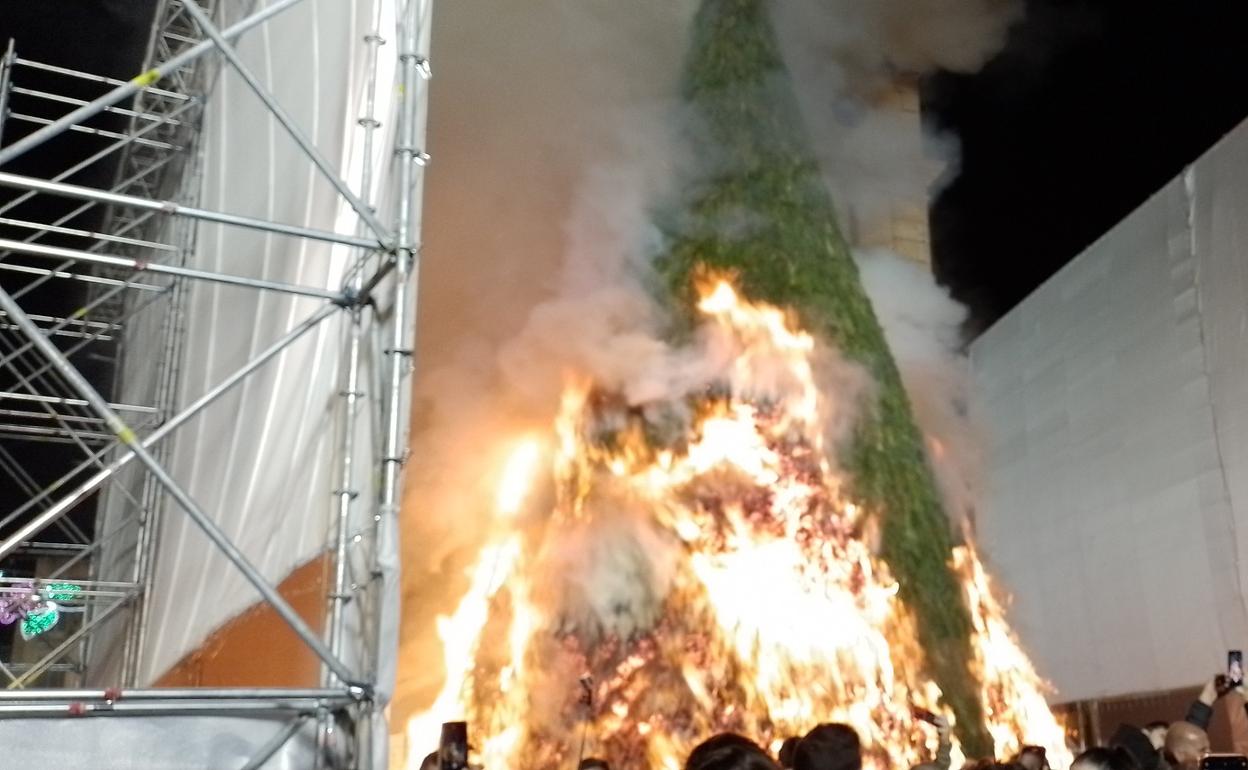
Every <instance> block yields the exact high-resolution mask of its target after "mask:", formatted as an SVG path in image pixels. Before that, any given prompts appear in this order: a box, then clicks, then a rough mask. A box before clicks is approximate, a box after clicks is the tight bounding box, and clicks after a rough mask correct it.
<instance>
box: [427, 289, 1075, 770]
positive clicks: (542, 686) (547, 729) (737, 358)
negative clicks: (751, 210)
mask: <svg viewBox="0 0 1248 770" xmlns="http://www.w3.org/2000/svg"><path fill="white" fill-rule="evenodd" d="M699 310H700V311H701V312H702V314H703V315H704V318H705V324H704V328H703V332H704V333H705V334H704V338H703V342H704V344H705V345H706V347H707V350H708V357H709V358H712V359H714V360H718V361H720V362H722V366H721V367H720V370H719V371H718V372H717V373H716V374H715V377H714V381H711V382H707V383H706V388H705V390H704V391H699V393H698V394H697V395H696V397H695V396H693V395H691V396H690V397H689V398H686V399H683V400H679V401H673V402H671V403H668V404H658V405H649V406H648V408H649V411H647V408H641V407H638V406H635V405H630V404H627V403H625V402H624V401H623V399H621V398H620V397H618V396H615V395H613V394H609V393H604V392H601V391H599V390H596V389H595V388H594V387H593V384H592V383H591V382H589V381H587V380H581V381H577V382H575V383H574V384H572V385H570V386H569V387H568V389H567V390H566V392H565V394H564V397H563V403H562V408H561V410H560V414H559V416H558V418H557V419H556V421H555V425H554V426H553V432H554V435H555V442H554V446H555V451H554V455H553V458H552V461H551V467H550V468H549V469H548V470H549V476H548V477H547V478H545V479H541V480H542V481H543V482H544V483H551V484H553V485H554V491H555V494H554V501H555V502H554V508H553V510H551V511H550V512H549V513H548V515H547V517H546V520H545V521H544V522H542V523H541V524H540V525H537V526H535V527H532V528H531V529H530V530H529V531H527V532H524V533H523V534H522V533H520V532H519V531H516V530H515V529H514V528H515V527H516V526H518V525H517V524H516V523H515V522H514V521H513V520H512V519H511V518H508V517H512V516H514V514H515V513H516V512H517V511H518V510H519V509H520V507H521V503H522V501H523V500H524V499H525V498H526V497H527V495H528V490H529V489H530V488H531V487H532V486H533V484H534V483H535V482H537V481H539V478H538V476H539V473H540V474H541V476H545V475H546V474H545V472H543V471H542V470H541V469H540V468H539V460H540V457H541V453H540V450H539V446H540V443H539V442H538V441H537V440H535V439H530V440H527V441H525V442H523V443H521V444H520V445H519V446H518V447H517V449H516V450H515V451H514V452H513V454H512V456H511V458H510V459H509V461H508V463H507V467H506V469H505V471H504V473H503V476H502V483H501V484H500V487H499V490H498V496H497V500H496V505H497V509H498V511H499V513H501V514H502V515H503V517H504V518H503V519H502V520H501V521H500V525H499V526H501V527H504V528H505V529H508V530H509V531H507V532H505V534H503V535H500V536H497V537H495V539H494V540H492V541H491V542H490V543H489V544H488V545H487V546H486V547H485V548H483V550H482V552H481V554H480V557H479V558H478V560H477V564H476V566H475V567H474V569H473V572H472V581H471V584H470V587H469V590H468V592H467V594H466V595H465V596H464V598H463V600H462V601H461V603H460V605H459V607H458V608H457V610H456V611H455V613H453V615H451V616H450V617H448V618H444V619H442V620H441V621H440V622H439V634H440V635H441V638H442V641H443V645H444V657H445V660H444V665H445V667H446V671H447V680H446V685H445V687H444V688H443V690H442V692H441V693H440V694H439V696H438V697H437V699H436V700H435V702H434V703H433V704H432V706H431V707H430V708H429V709H428V710H427V711H426V712H424V713H422V714H420V715H418V716H417V717H415V718H414V719H412V721H411V722H410V723H409V726H408V735H409V747H410V757H409V767H410V768H411V770H415V769H416V768H417V767H419V762H420V759H421V757H422V756H423V755H424V753H425V752H427V751H429V750H430V749H431V748H432V747H433V746H434V745H435V743H436V739H437V734H438V725H439V723H440V722H442V721H445V720H451V719H465V718H466V719H468V720H469V722H470V724H471V729H472V731H473V735H474V738H473V741H472V743H473V744H474V746H476V747H477V749H478V751H477V754H478V759H479V760H480V761H481V762H483V763H484V766H485V767H486V768H487V770H488V769H498V770H503V769H504V768H506V769H508V770H510V769H514V770H528V768H545V767H553V766H560V765H562V766H567V767H574V766H575V760H576V757H577V756H578V755H579V754H581V753H582V752H586V751H588V752H589V753H594V754H606V755H607V756H608V758H610V759H611V760H612V762H613V764H620V765H622V766H629V767H650V768H664V769H666V768H672V770H677V769H678V768H679V767H681V765H682V763H683V758H684V757H685V756H686V755H687V753H688V751H689V750H690V749H691V748H692V747H693V746H694V745H695V744H696V743H698V742H699V741H701V740H702V739H704V738H706V737H708V736H709V735H711V734H713V733H714V732H717V731H721V730H735V731H739V732H742V733H745V734H747V735H750V736H752V737H754V738H755V739H757V740H759V741H760V742H762V743H764V744H765V745H773V746H774V745H775V744H778V742H779V741H780V740H782V739H783V738H784V737H786V736H789V735H800V734H802V733H804V732H805V731H806V730H808V729H810V728H811V727H813V726H814V725H815V724H817V723H820V722H826V721H842V722H846V723H848V724H851V725H853V726H854V727H855V728H856V729H857V730H858V732H859V734H860V735H861V737H862V739H863V745H864V748H865V753H866V756H865V761H866V765H867V766H868V767H871V768H884V767H907V766H911V765H914V764H917V763H919V762H923V761H927V760H928V759H930V757H931V753H932V752H933V751H934V750H935V736H934V735H933V734H931V731H930V730H928V729H927V728H926V727H925V726H924V725H922V724H921V723H919V722H917V721H916V720H915V719H914V717H913V707H914V706H919V707H922V708H925V709H928V710H931V711H934V712H937V713H941V714H943V715H944V716H946V717H947V718H948V719H950V721H952V714H951V713H950V712H949V710H948V709H946V708H943V707H941V706H940V705H939V703H940V697H941V693H940V689H939V688H938V687H937V686H936V685H935V683H933V682H932V681H931V680H930V679H929V678H928V677H927V676H926V674H925V668H926V667H925V664H924V654H923V650H922V648H921V647H920V646H919V645H918V643H917V638H918V634H917V632H916V629H915V620H914V618H913V616H912V615H911V613H910V611H909V610H908V608H907V607H906V606H905V605H904V604H903V603H902V602H901V600H900V599H899V598H898V596H897V584H896V583H895V581H894V580H893V579H892V577H891V575H890V573H889V569H888V565H887V564H885V563H884V562H883V561H882V560H881V559H879V558H878V557H877V556H876V555H875V554H874V553H873V552H872V550H871V547H870V545H869V543H870V537H869V529H868V528H869V527H870V526H872V522H873V520H874V517H873V516H872V515H871V512H869V511H864V510H862V509H861V508H860V507H859V506H857V505H855V504H854V502H852V501H851V500H849V499H846V497H845V495H844V493H843V492H842V489H841V480H840V478H839V476H838V475H837V471H836V467H835V463H834V458H833V457H832V456H830V455H829V449H828V448H827V447H825V446H824V438H823V437H824V434H825V430H824V426H825V422H826V419H827V415H829V414H831V412H832V409H833V407H835V406H837V405H836V404H833V403H832V402H831V401H830V398H829V394H828V393H827V392H826V390H824V389H821V388H820V385H819V382H818V381H817V378H816V374H815V367H814V365H813V357H814V355H815V350H816V344H815V340H814V339H813V338H812V337H811V336H810V335H809V334H807V333H806V332H803V331H801V330H800V329H796V328H794V327H793V325H792V324H791V323H790V321H789V319H788V318H787V317H786V316H785V314H784V313H782V312H781V311H780V310H778V309H776V308H774V307H770V306H766V305H760V304H753V303H750V302H747V301H745V300H743V299H742V298H741V297H740V296H739V295H738V293H737V292H736V290H735V289H734V288H733V287H732V285H731V284H730V283H728V282H727V281H717V282H713V283H710V284H708V285H706V286H705V287H703V291H702V300H701V302H700V304H699ZM621 522H623V523H621ZM611 527H615V529H611ZM595 528H601V529H595ZM600 532H609V533H611V535H610V537H611V538H615V539H614V540H610V542H608V543H606V545H605V550H602V549H599V550H594V549H595V548H596V547H598V546H599V545H602V543H601V540H602V537H601V536H597V535H595V533H600ZM620 533H623V534H620ZM595 537H598V539H597V540H596V539H595ZM617 541H618V542H617ZM953 558H954V561H955V565H956V568H957V570H958V574H959V575H960V576H961V579H962V581H963V585H964V587H965V590H966V594H967V599H968V606H969V607H970V608H971V611H972V619H973V621H974V623H973V625H974V635H975V638H974V640H973V649H974V650H975V665H976V666H977V668H978V671H977V673H978V674H979V676H980V679H981V681H982V682H983V693H982V696H983V702H984V708H985V712H986V713H987V714H988V722H989V724H988V726H989V730H990V732H991V734H992V737H993V739H994V742H995V744H996V749H997V751H998V752H999V753H1000V754H1002V755H1004V754H1006V753H1010V752H1013V751H1016V750H1017V748H1018V747H1019V746H1021V745H1023V744H1025V743H1037V744H1040V745H1044V746H1045V747H1046V748H1047V749H1048V750H1049V757H1050V758H1051V761H1052V762H1053V764H1054V766H1056V767H1064V766H1065V765H1066V764H1067V763H1068V762H1069V754H1068V753H1067V752H1066V748H1065V742H1064V735H1063V733H1062V730H1061V727H1060V726H1059V725H1058V724H1057V722H1056V720H1055V719H1054V717H1053V716H1052V714H1051V712H1050V711H1049V709H1048V707H1047V705H1046V704H1045V701H1044V697H1043V694H1044V685H1043V683H1042V681H1041V680H1040V679H1039V677H1037V676H1036V674H1035V672H1034V670H1033V669H1032V667H1031V665H1030V662H1029V661H1028V660H1027V658H1026V656H1025V654H1024V653H1023V652H1022V650H1021V648H1020V647H1019V646H1018V644H1017V642H1016V640H1015V639H1014V637H1013V636H1012V634H1011V633H1010V631H1009V627H1008V625H1007V624H1006V622H1005V614H1004V611H1003V609H1002V607H1001V606H1000V605H999V604H998V603H997V602H996V601H995V600H994V599H993V597H992V594H991V591H990V586H989V582H988V578H987V575H986V573H985V572H984V570H983V567H982V565H981V564H980V563H979V561H978V560H977V558H976V557H975V554H974V551H973V550H970V549H969V548H967V549H959V550H958V551H957V552H956V553H955V554H953ZM616 593H618V594H619V595H618V596H615V594H616ZM608 600H609V601H608ZM604 602H605V604H604ZM651 605H653V606H651ZM954 759H955V762H958V761H960V760H961V751H960V749H959V748H958V747H957V746H955V747H954Z"/></svg>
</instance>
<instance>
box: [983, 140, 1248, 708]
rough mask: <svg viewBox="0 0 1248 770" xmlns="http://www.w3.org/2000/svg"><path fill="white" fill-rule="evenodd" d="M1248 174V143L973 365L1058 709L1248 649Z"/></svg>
mask: <svg viewBox="0 0 1248 770" xmlns="http://www.w3.org/2000/svg"><path fill="white" fill-rule="evenodd" d="M1246 168H1248V125H1241V126H1240V127H1239V128H1238V129H1236V130H1235V131H1234V132H1233V133H1232V134H1231V135H1230V136H1228V137H1227V138H1226V139H1224V140H1223V141H1222V142H1221V143H1220V144H1219V145H1218V146H1216V147H1215V148H1214V149H1213V150H1211V151H1210V152H1209V153H1207V154H1206V155H1205V156H1203V157H1202V158H1201V159H1200V160H1199V161H1197V162H1196V163H1195V164H1194V165H1193V166H1192V167H1191V168H1190V169H1189V170H1188V171H1187V172H1186V173H1185V174H1184V175H1181V176H1180V177H1179V178H1176V179H1175V180H1173V181H1172V182H1171V183H1170V184H1168V185H1167V186H1166V187H1165V188H1163V189H1162V190H1161V191H1160V192H1159V193H1157V194H1156V195H1155V196H1154V197H1153V198H1151V199H1150V200H1149V201H1148V202H1146V203H1145V204H1144V205H1143V206H1141V207H1140V208H1139V209H1138V210H1136V211H1135V212H1134V213H1133V214H1131V215H1130V216H1128V217H1127V218H1126V219H1125V220H1124V221H1123V222H1122V223H1120V224H1119V225H1118V226H1116V227H1115V228H1114V229H1113V230H1111V231H1110V232H1109V233H1107V234H1106V235H1105V236H1104V237H1102V238H1101V239H1100V240H1099V241H1097V242H1096V243H1095V244H1093V245H1092V246H1091V247H1090V248H1089V249H1088V250H1087V251H1086V252H1085V253H1084V254H1083V255H1082V256H1080V257H1079V258H1078V259H1076V260H1074V261H1073V262H1071V263H1070V264H1069V265H1067V266H1066V267H1065V268H1064V269H1063V270H1061V271H1060V272H1059V273H1058V274H1057V275H1055V276H1054V277H1053V278H1052V279H1050V280H1049V281H1048V282H1047V283H1045V284H1044V285H1043V286H1041V287H1040V288H1039V289H1038V290H1037V291H1036V292H1035V293H1034V294H1032V295H1031V296H1030V297H1029V298H1028V299H1027V300H1026V301H1024V302H1023V303H1022V304H1021V305H1019V306H1018V307H1017V308H1015V309H1014V310H1013V311H1012V312H1011V313H1009V314H1008V315H1007V316H1006V317H1004V318H1003V319H1001V320H1000V321H999V322H998V323H997V324H996V325H995V326H994V327H993V328H992V329H990V330H989V331H988V332H987V333H985V334H984V335H983V336H982V337H981V338H980V339H979V340H978V341H976V343H975V344H974V346H973V347H972V366H973V370H974V383H975V394H974V399H973V403H974V404H975V408H976V409H977V410H978V421H979V424H980V426H981V428H982V430H983V431H984V433H985V435H986V437H987V446H986V447H985V449H986V451H985V458H986V467H985V482H986V483H985V488H986V494H985V500H984V502H983V506H982V509H981V510H980V511H979V513H978V535H979V539H980V541H981V542H982V544H983V550H984V551H985V552H986V554H988V556H989V558H990V559H991V566H992V568H993V570H994V572H995V573H996V574H997V575H998V576H999V577H1000V581H1001V583H1002V585H1003V587H1004V588H1006V589H1007V590H1009V591H1010V592H1012V593H1013V595H1014V605H1013V609H1012V612H1011V619H1012V620H1013V622H1014V624H1015V627H1016V629H1017V631H1018V633H1019V635H1020V637H1021V638H1022V640H1023V642H1024V644H1025V646H1026V647H1027V649H1028V650H1029V651H1030V652H1031V653H1032V655H1033V658H1034V660H1035V662H1036V663H1037V665H1038V668H1039V670H1040V672H1041V674H1043V675H1044V676H1046V677H1048V678H1050V679H1051V680H1052V681H1053V683H1054V684H1055V685H1056V687H1057V689H1058V692H1057V694H1056V696H1055V700H1057V701H1067V700H1076V699H1084V698H1091V697H1099V696H1111V695H1118V694H1125V693H1133V692H1145V691H1152V690H1159V689H1168V688H1176V687H1182V686H1189V685H1193V684H1196V683H1198V682H1201V681H1204V680H1206V679H1208V678H1209V677H1210V676H1211V675H1212V674H1213V673H1216V672H1217V671H1219V670H1221V668H1222V667H1223V666H1225V660H1226V658H1225V653H1226V650H1227V649H1228V648H1236V649H1238V648H1242V647H1243V646H1244V644H1245V643H1246V641H1248V614H1246V611H1245V604H1244V592H1245V590H1246V589H1248V583H1245V578H1246V577H1248V576H1246V575H1244V574H1243V572H1242V570H1241V567H1240V563H1241V561H1242V557H1243V554H1244V553H1245V548H1246V547H1248V251H1246V248H1245V247H1248V241H1246V240H1245V236H1244V234H1243V232H1242V229H1243V228H1242V224H1241V223H1242V222H1244V221H1246V219H1248V180H1245V175H1244V169H1246ZM1072 183H1077V182H1076V181H1075V180H1072ZM1002 258H1003V259H1008V258H1009V255H1008V250H1007V251H1006V252H1004V253H1003V255H1002Z"/></svg>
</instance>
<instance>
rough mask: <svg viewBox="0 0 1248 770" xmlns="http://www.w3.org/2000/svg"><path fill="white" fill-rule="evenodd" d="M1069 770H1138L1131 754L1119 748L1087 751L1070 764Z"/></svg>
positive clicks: (1138, 767) (1099, 748)
mask: <svg viewBox="0 0 1248 770" xmlns="http://www.w3.org/2000/svg"><path fill="white" fill-rule="evenodd" d="M1070 770H1140V766H1139V765H1138V764H1136V762H1135V759H1134V758H1133V757H1132V756H1131V753H1130V752H1128V751H1127V750H1126V749H1124V748H1122V747H1121V746H1114V747H1112V748H1105V747H1098V748H1095V749H1088V750H1087V751H1085V752H1083V753H1082V754H1080V755H1079V756H1077V757H1075V761H1074V762H1072V763H1071V765H1070Z"/></svg>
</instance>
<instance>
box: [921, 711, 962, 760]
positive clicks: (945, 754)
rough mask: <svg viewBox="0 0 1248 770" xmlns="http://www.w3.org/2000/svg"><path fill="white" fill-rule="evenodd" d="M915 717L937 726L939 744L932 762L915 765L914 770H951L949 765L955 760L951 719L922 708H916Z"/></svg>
mask: <svg viewBox="0 0 1248 770" xmlns="http://www.w3.org/2000/svg"><path fill="white" fill-rule="evenodd" d="M914 718H915V719H918V720H919V721H921V722H927V723H928V724H929V725H931V726H932V727H935V728H936V737H937V744H936V758H935V759H933V760H932V761H931V762H924V763H923V764H921V765H915V766H914V767H913V768H912V770H949V765H950V764H952V762H953V741H952V740H951V739H950V735H951V731H950V729H949V720H948V719H945V718H944V717H942V716H940V715H939V714H933V713H932V712H930V711H928V710H927V709H921V708H915V709H914Z"/></svg>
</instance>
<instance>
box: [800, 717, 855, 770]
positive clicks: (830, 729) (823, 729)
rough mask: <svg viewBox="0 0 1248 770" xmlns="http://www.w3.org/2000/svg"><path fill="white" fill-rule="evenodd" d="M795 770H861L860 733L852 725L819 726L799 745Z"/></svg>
mask: <svg viewBox="0 0 1248 770" xmlns="http://www.w3.org/2000/svg"><path fill="white" fill-rule="evenodd" d="M793 770H862V744H861V743H860V742H859V740H858V733H856V732H854V728H852V727H850V726H849V725H841V724H822V725H819V726H818V727H816V728H815V729H813V730H811V731H810V732H808V733H806V735H805V737H803V738H802V740H801V741H800V742H799V743H798V744H797V750H796V751H794V752H793Z"/></svg>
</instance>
